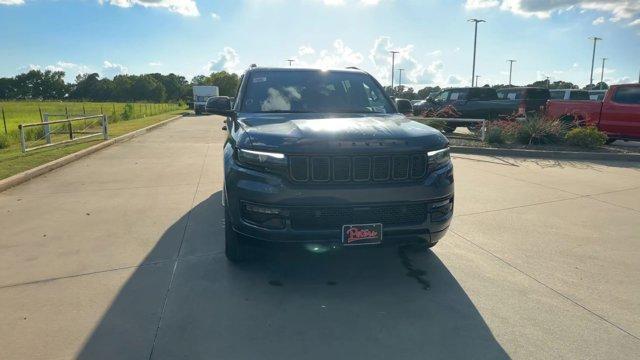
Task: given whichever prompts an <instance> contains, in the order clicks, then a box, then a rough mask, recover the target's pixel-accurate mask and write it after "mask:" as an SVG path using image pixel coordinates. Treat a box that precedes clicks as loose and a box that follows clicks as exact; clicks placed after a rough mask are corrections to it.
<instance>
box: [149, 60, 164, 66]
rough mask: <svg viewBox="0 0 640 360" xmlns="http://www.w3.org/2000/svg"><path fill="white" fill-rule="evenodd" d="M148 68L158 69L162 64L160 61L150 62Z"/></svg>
mask: <svg viewBox="0 0 640 360" xmlns="http://www.w3.org/2000/svg"><path fill="white" fill-rule="evenodd" d="M149 66H151V67H159V66H162V63H161V62H160V61H152V62H150V63H149Z"/></svg>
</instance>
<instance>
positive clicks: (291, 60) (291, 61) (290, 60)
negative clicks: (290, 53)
mask: <svg viewBox="0 0 640 360" xmlns="http://www.w3.org/2000/svg"><path fill="white" fill-rule="evenodd" d="M285 61H288V62H289V66H291V63H293V62H294V61H296V59H287V60H285Z"/></svg>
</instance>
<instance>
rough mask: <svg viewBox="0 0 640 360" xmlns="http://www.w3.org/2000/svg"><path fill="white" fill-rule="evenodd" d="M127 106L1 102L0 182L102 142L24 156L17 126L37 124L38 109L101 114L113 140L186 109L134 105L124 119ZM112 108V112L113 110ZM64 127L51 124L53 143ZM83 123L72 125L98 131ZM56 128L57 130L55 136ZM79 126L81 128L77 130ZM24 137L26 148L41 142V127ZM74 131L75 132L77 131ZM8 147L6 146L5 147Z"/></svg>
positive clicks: (93, 140) (84, 142)
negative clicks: (129, 116)
mask: <svg viewBox="0 0 640 360" xmlns="http://www.w3.org/2000/svg"><path fill="white" fill-rule="evenodd" d="M125 105H126V103H92V102H53V101H7V102H0V109H4V112H5V120H6V123H7V132H8V134H7V135H5V132H4V124H3V122H2V120H3V119H2V113H1V112H0V141H1V140H3V139H2V138H4V140H5V143H4V148H2V147H3V146H0V179H4V178H7V177H9V176H11V175H15V174H17V173H19V172H22V171H25V170H29V169H32V168H34V167H36V166H39V165H42V164H44V163H47V162H49V161H52V160H55V159H58V158H60V157H63V156H65V155H69V154H71V153H74V152H76V151H79V150H82V149H84V148H86V147H89V146H91V145H94V144H97V143H98V142H100V141H102V138H101V137H95V138H91V139H86V140H79V141H78V142H73V143H69V144H66V145H58V146H53V147H47V148H43V149H38V150H33V151H30V152H27V153H25V154H23V153H22V152H21V150H20V142H19V131H18V125H19V124H26V123H39V122H40V110H42V113H43V114H44V113H49V114H66V113H68V114H69V115H70V117H73V116H78V115H84V114H86V115H96V114H101V113H104V114H105V115H107V117H108V119H109V136H110V137H115V136H119V135H123V134H126V133H128V132H131V131H134V130H137V129H141V128H143V127H146V126H149V125H152V124H155V123H158V122H160V121H163V120H166V119H168V118H170V117H172V116H175V115H178V114H181V113H184V112H185V111H186V110H187V108H186V106H182V107H181V106H178V105H177V104H145V103H137V104H133V106H134V111H133V114H132V117H133V118H132V119H130V120H123V119H122V113H123V112H124V107H125ZM114 109H115V111H114ZM60 119H64V117H62V118H61V117H52V118H51V120H60ZM64 126H66V125H51V131H52V134H53V135H52V137H53V138H54V142H57V141H60V140H64V139H65V138H67V135H65V134H64V132H65V130H64V129H65V128H64ZM86 126H87V125H86V123H85V124H83V121H80V122H78V123H74V125H73V127H74V128H75V129H76V130H83V129H85V130H88V131H100V127H99V124H98V123H97V122H96V124H93V125H91V124H89V127H86ZM56 127H60V129H59V130H60V132H59V133H57V130H56ZM77 127H79V128H80V129H77ZM29 130H35V131H29V132H28V133H27V134H26V135H27V136H26V140H27V143H28V146H29V147H32V146H34V145H39V144H41V143H43V139H42V134H41V133H40V132H41V131H42V128H41V127H35V128H30V129H29ZM76 130H74V131H76ZM0 145H2V144H0ZM7 145H8V146H7Z"/></svg>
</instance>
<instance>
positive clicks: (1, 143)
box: [0, 134, 9, 149]
mask: <svg viewBox="0 0 640 360" xmlns="http://www.w3.org/2000/svg"><path fill="white" fill-rule="evenodd" d="M8 147H9V135H6V134H0V149H6V148H8Z"/></svg>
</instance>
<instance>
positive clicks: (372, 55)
mask: <svg viewBox="0 0 640 360" xmlns="http://www.w3.org/2000/svg"><path fill="white" fill-rule="evenodd" d="M391 50H395V51H398V54H396V56H395V69H404V73H405V74H406V75H405V76H404V77H403V78H404V79H408V81H407V83H409V84H432V83H434V82H440V81H443V79H442V74H441V72H442V69H443V67H444V65H443V63H442V61H440V60H435V61H433V62H432V63H431V64H429V65H428V66H424V65H423V64H421V63H420V62H419V61H418V60H417V59H416V58H415V57H414V56H413V51H414V46H413V45H411V44H409V45H406V46H404V47H397V46H395V45H394V44H393V43H392V42H391V38H389V37H388V36H381V37H379V38H378V39H376V41H375V42H374V44H373V48H372V49H371V51H370V52H369V60H371V62H372V63H373V66H374V67H375V71H374V75H375V76H376V77H377V78H378V79H379V80H380V81H381V82H383V83H386V84H390V83H391V54H390V53H389V51H391ZM396 76H397V74H394V77H396Z"/></svg>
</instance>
